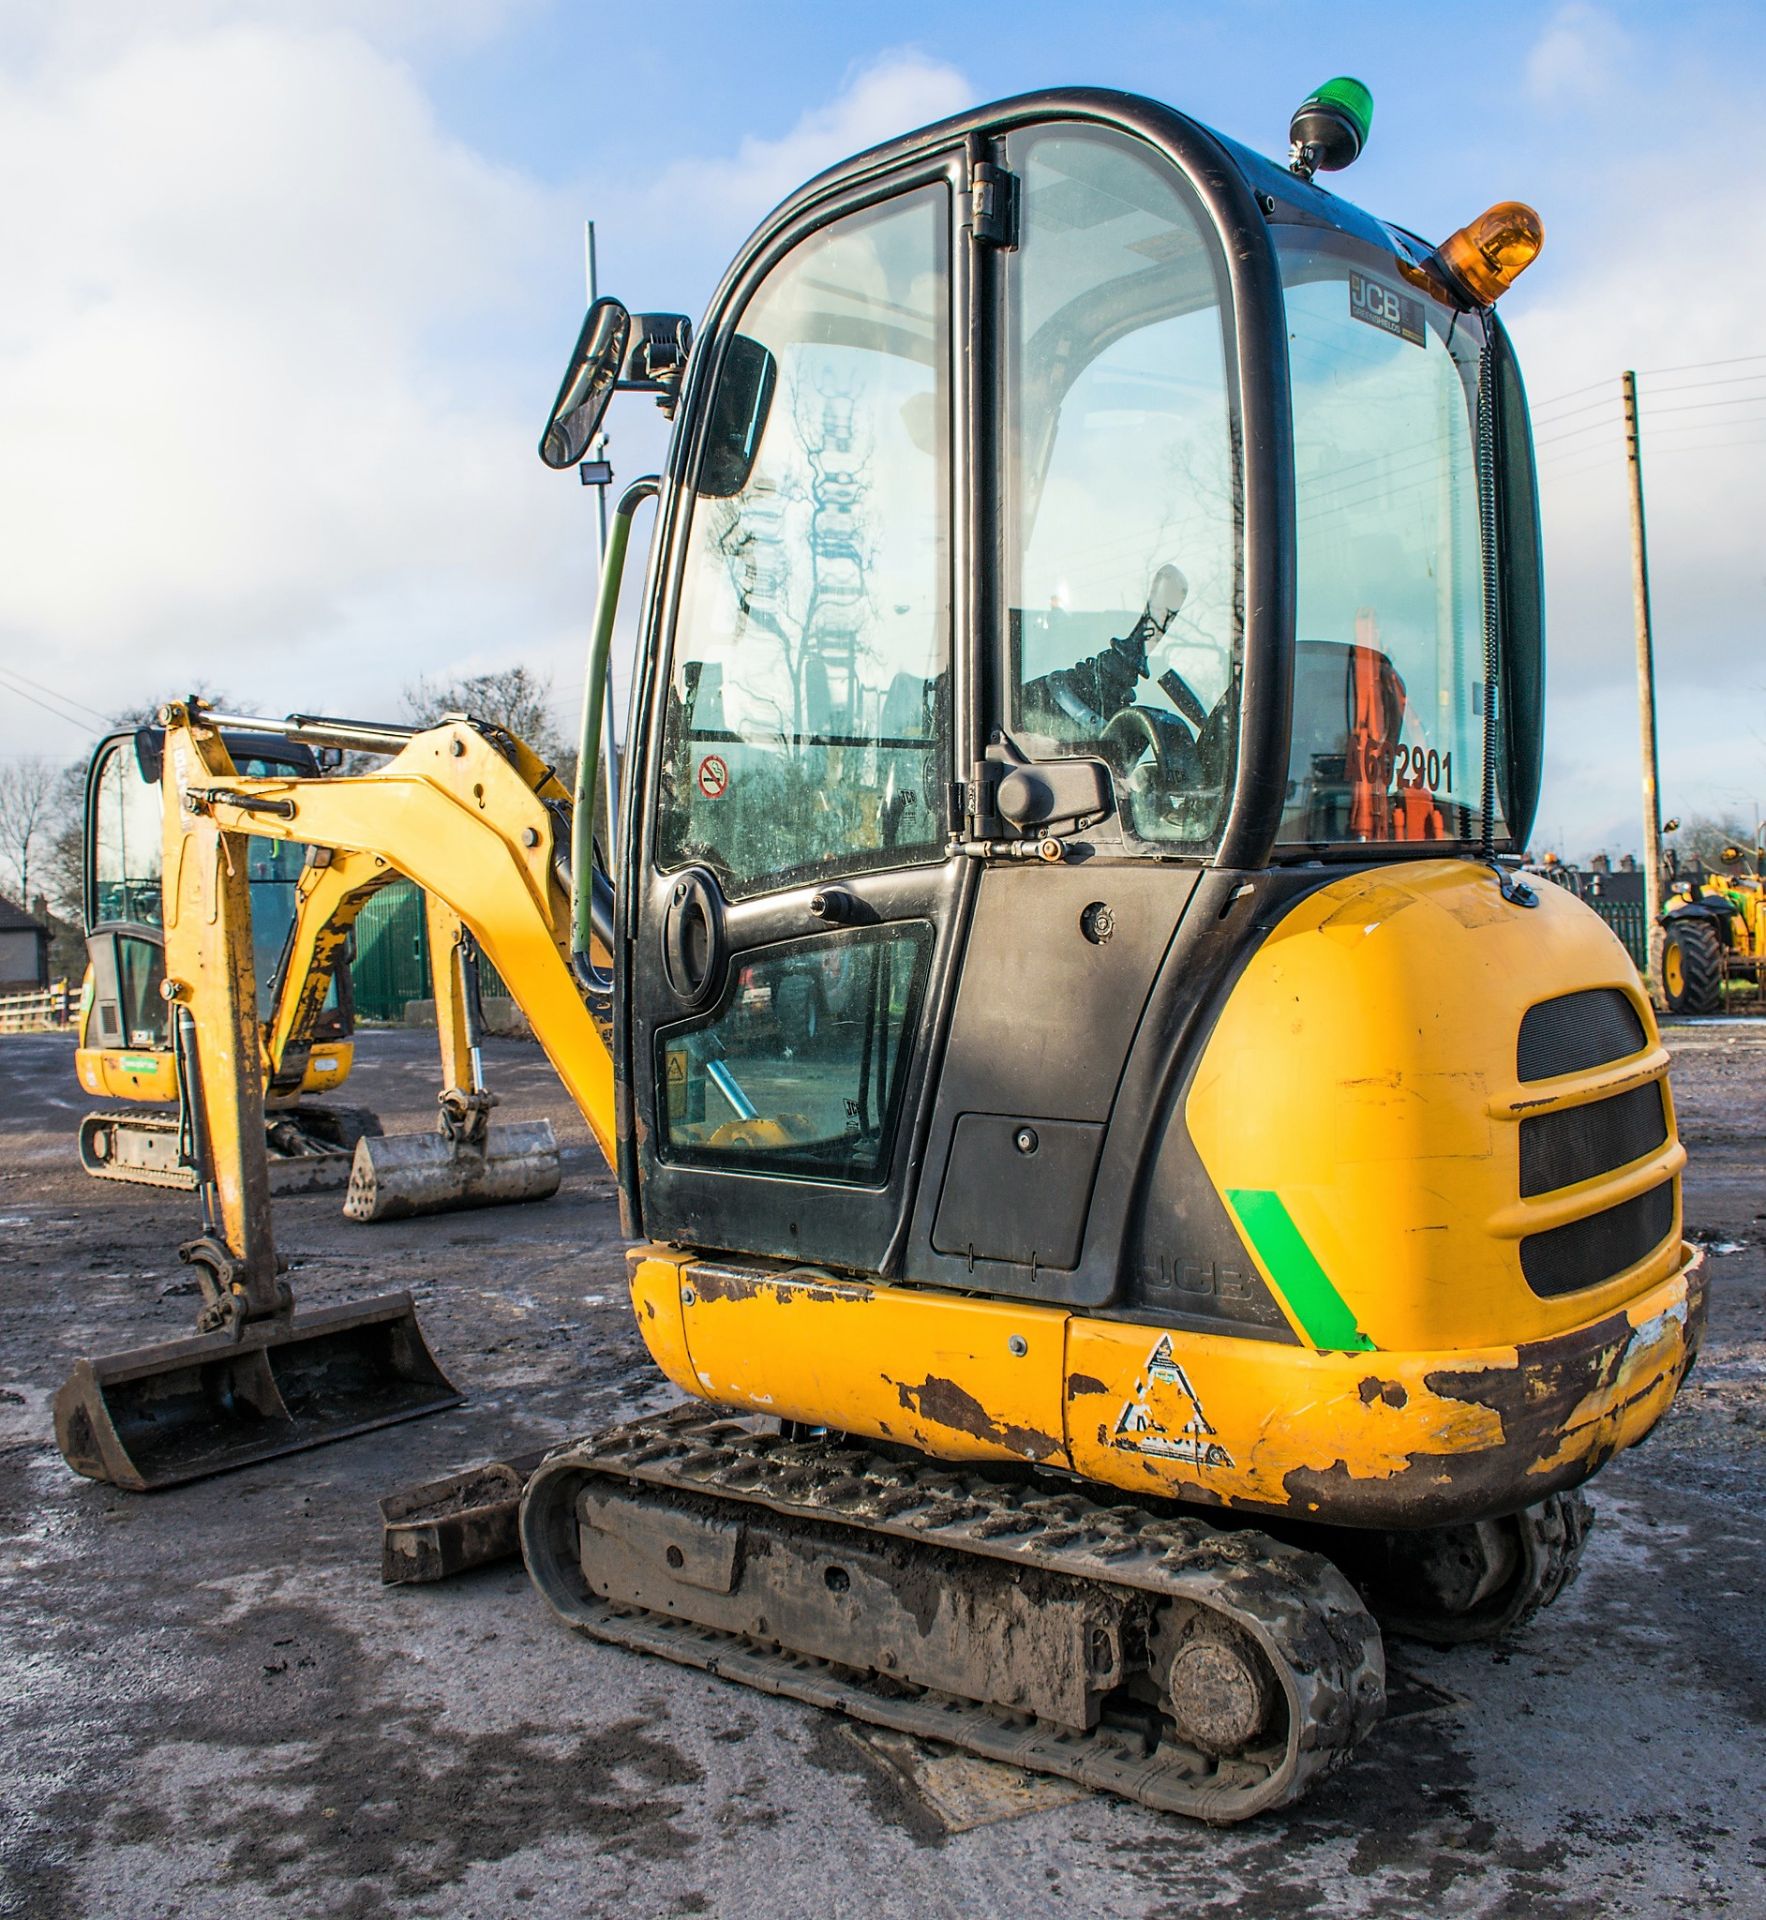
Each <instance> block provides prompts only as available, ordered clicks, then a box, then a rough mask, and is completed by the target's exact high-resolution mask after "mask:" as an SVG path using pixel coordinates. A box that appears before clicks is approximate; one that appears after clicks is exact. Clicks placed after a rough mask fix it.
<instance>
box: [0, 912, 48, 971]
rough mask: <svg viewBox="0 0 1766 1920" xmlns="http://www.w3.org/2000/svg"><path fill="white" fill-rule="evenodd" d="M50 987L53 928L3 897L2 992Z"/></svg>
mask: <svg viewBox="0 0 1766 1920" xmlns="http://www.w3.org/2000/svg"><path fill="white" fill-rule="evenodd" d="M48 984H49V929H48V928H47V927H45V926H43V925H42V924H41V923H40V922H38V921H36V920H33V919H32V918H31V916H30V915H29V914H28V913H26V912H25V910H24V908H23V907H20V906H16V905H14V903H13V902H12V901H10V900H8V899H7V898H6V897H5V895H4V894H0V993H30V992H33V991H34V990H35V989H37V988H39V987H46V986H48Z"/></svg>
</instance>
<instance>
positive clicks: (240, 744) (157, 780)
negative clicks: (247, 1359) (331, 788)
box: [74, 727, 380, 1194]
mask: <svg viewBox="0 0 1766 1920" xmlns="http://www.w3.org/2000/svg"><path fill="white" fill-rule="evenodd" d="M162 743H163V734H162V732H161V730H160V729H159V728H157V727H135V728H129V729H126V730H120V731H118V732H116V733H112V734H110V735H108V736H107V737H106V738H105V739H103V740H101V741H100V742H99V744H98V747H97V749H96V751H95V752H94V753H93V755H92V765H91V769H90V772H89V773H88V776H87V781H86V835H85V854H86V868H85V911H86V928H87V934H86V954H87V962H86V978H85V981H84V983H83V985H82V988H81V992H80V1013H79V1034H78V1039H79V1044H78V1048H77V1050H76V1052H75V1055H74V1064H75V1071H76V1073H77V1074H78V1076H79V1081H80V1085H81V1086H82V1087H83V1088H84V1089H85V1090H86V1092H87V1093H89V1094H92V1095H95V1096H97V1097H99V1098H101V1099H108V1100H110V1101H112V1102H122V1103H124V1104H122V1105H120V1106H118V1105H113V1106H112V1107H110V1108H108V1109H105V1110H102V1111H99V1112H95V1113H89V1114H87V1115H86V1117H85V1118H84V1119H83V1120H82V1121H81V1122H80V1163H81V1165H82V1166H84V1168H85V1169H86V1171H87V1172H88V1173H89V1174H91V1175H93V1176H94V1178H96V1179H100V1180H121V1181H126V1182H129V1183H131V1184H134V1185H140V1186H155V1187H178V1188H184V1189H191V1188H194V1187H195V1186H196V1184H197V1169H196V1167H195V1165H194V1163H193V1160H192V1157H191V1154H190V1150H189V1149H190V1139H189V1129H188V1126H187V1125H186V1124H183V1123H182V1122H181V1120H180V1118H179V1116H178V1115H177V1114H176V1113H175V1112H167V1111H166V1109H167V1108H168V1107H172V1106H173V1105H174V1103H176V1102H177V1101H178V1099H179V1080H178V1063H177V1056H176V1054H175V1052H174V1050H173V1046H172V1037H171V1033H170V1030H169V1019H168V1010H167V1005H166V1002H165V1000H164V999H163V998H162V997H161V994H160V990H159V989H160V983H161V981H162V980H163V979H164V978H165V955H164V945H165V941H164V934H163V932H162V930H161V926H160V890H161V873H160V857H161V840H162V837H163V833H162V826H161V820H160V806H161V767H160V760H161V746H162ZM227 749H228V753H229V756H230V757H231V759H232V760H233V763H234V765H235V766H237V767H238V768H239V770H240V771H241V772H247V773H255V774H270V773H291V774H297V775H300V776H302V777H312V776H316V775H317V774H318V773H319V771H320V764H319V761H318V759H317V757H316V756H315V755H314V753H313V750H312V749H311V748H310V747H307V746H305V745H302V744H301V743H300V742H298V741H289V740H284V739H280V738H277V737H275V736H269V737H264V736H256V735H251V734H241V733H235V734H232V735H230V736H229V737H228V740H227ZM327 757H330V756H329V755H328V756H327ZM246 862H247V866H248V869H249V872H250V884H251V897H252V934H253V938H254V940H255V941H256V943H257V952H256V955H255V959H256V974H257V982H258V999H259V1013H260V1017H261V1019H262V1021H263V1027H264V1043H265V1048H266V1056H265V1061H264V1072H265V1081H266V1095H265V1112H264V1144H265V1152H266V1154H267V1156H268V1162H269V1178H270V1191H271V1192H272V1193H273V1194H285V1193H313V1192H320V1191H323V1190H325V1189H327V1188H331V1187H341V1186H343V1185H344V1184H345V1183H346V1182H347V1181H348V1179H349V1174H350V1167H351V1163H352V1161H353V1158H354V1155H355V1148H356V1142H357V1141H358V1140H360V1139H361V1138H362V1136H363V1135H364V1134H376V1133H378V1132H379V1131H380V1122H379V1120H378V1119H377V1118H376V1116H375V1115H374V1114H373V1113H371V1112H370V1111H369V1110H368V1109H367V1108H365V1107H354V1106H347V1105H344V1104H343V1103H341V1102H339V1101H337V1100H335V1099H331V1098H315V1097H314V1096H315V1095H318V1096H329V1095H333V1094H335V1093H336V1092H337V1091H338V1090H339V1089H340V1088H341V1087H342V1086H343V1085H344V1083H345V1081H347V1080H348V1078H349V1075H350V1068H351V1065H352V1063H353V1058H354V1053H355V1039H354V1033H355V1007H354V1000H353V996H352V993H351V978H350V970H349V966H348V964H347V962H345V961H343V960H342V959H341V957H340V959H339V961H338V963H337V964H336V965H335V966H334V967H333V968H332V970H331V972H330V975H329V977H328V978H327V979H325V980H321V981H318V982H317V983H316V988H317V990H316V991H312V990H311V988H312V987H313V986H314V984H315V983H313V982H311V981H308V980H290V979H289V977H288V968H287V965H286V960H287V956H288V946H289V942H288V936H289V935H290V934H291V933H292V931H293V923H294V917H295V903H296V897H297V889H298V884H299V878H300V871H301V850H300V848H298V847H293V846H289V845H286V844H284V843H279V842H275V841H268V840H257V839H254V840H253V841H252V842H251V843H250V845H249V847H248V848H247V850H246ZM291 1016H298V1017H291Z"/></svg>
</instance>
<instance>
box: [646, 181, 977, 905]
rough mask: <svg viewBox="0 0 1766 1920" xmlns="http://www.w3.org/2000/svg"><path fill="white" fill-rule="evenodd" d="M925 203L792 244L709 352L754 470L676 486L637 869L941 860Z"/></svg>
mask: <svg viewBox="0 0 1766 1920" xmlns="http://www.w3.org/2000/svg"><path fill="white" fill-rule="evenodd" d="M948 204H949V203H948V196H947V193H946V190H945V189H944V188H943V187H942V186H939V187H929V188H926V189H924V190H922V191H917V192H914V193H911V194H906V195H903V196H901V197H900V198H898V199H895V200H892V201H890V202H889V203H888V204H887V205H885V206H883V207H879V208H874V209H867V210H865V211H863V212H860V213H856V214H852V215H850V216H848V217H847V218H845V219H842V220H839V221H836V222H834V223H832V224H831V225H829V226H827V227H825V228H823V229H822V230H821V231H819V232H817V233H816V234H814V235H812V236H811V237H810V238H808V239H807V240H805V241H803V242H802V243H801V244H800V245H799V246H797V247H796V248H795V249H794V250H793V251H792V252H791V253H790V254H789V255H788V256H787V257H786V258H785V260H784V261H783V262H782V263H781V264H780V265H778V266H777V267H775V268H774V269H773V270H772V272H771V273H770V274H769V275H768V276H767V278H766V279H765V280H764V281H763V282H762V284H761V286H760V288H759V289H758V291H757V292H756V293H755V294H754V295H753V296H752V297H751V298H750V299H749V301H748V302H747V305H746V306H745V308H744V309H743V311H742V313H741V314H740V316H739V318H738V319H737V321H736V326H737V329H738V335H737V338H736V340H735V341H734V342H733V344H732V348H731V350H730V351H728V352H727V353H726V355H725V362H724V372H723V374H722V375H721V376H720V379H721V380H722V381H723V382H724V383H725V384H726V385H727V384H728V383H729V382H731V381H733V380H743V381H746V382H748V383H750V387H751V389H752V391H751V392H750V393H749V395H748V396H747V398H745V400H744V404H743V405H742V406H740V407H732V406H731V405H730V404H727V403H728V401H729V396H728V395H727V394H724V393H720V394H719V395H718V396H717V397H716V399H715V401H714V404H713V408H712V412H713V414H714V416H717V417H719V418H721V417H723V416H724V415H725V414H729V413H732V412H733V413H736V414H739V415H740V416H741V418H742V419H743V421H744V422H745V423H746V425H745V428H744V433H743V435H742V436H739V437H740V438H742V439H743V448H742V451H743V454H744V456H746V454H747V453H748V452H749V451H752V461H753V463H752V466H751V467H748V468H747V471H746V474H745V476H744V475H743V474H742V473H741V471H740V469H738V473H737V480H736V482H733V483H726V482H725V480H724V478H723V476H724V474H725V472H726V470H727V468H728V465H729V448H728V447H727V446H723V445H721V443H720V448H719V449H718V450H714V452H713V453H712V454H711V455H709V456H708V458H707V460H706V463H705V465H704V466H703V467H702V469H701V472H700V475H699V480H700V486H701V488H702V491H701V492H700V493H699V495H698V497H697V499H696V500H695V503H694V507H693V518H692V524H691V527H690V529H689V533H688V540H687V553H686V560H685V568H684V573H683V577H682V582H681V591H680V600H679V611H678V613H677V616H676V621H675V638H674V656H673V661H672V664H671V668H670V683H669V692H668V710H667V714H666V718H665V732H664V744H663V752H662V757H661V762H660V767H659V782H660V791H659V794H658V798H657V830H656V857H657V860H658V862H659V864H660V865H661V866H662V868H663V869H664V870H665V871H666V870H668V869H670V868H674V867H678V866H683V865H686V864H687V863H689V862H699V863H701V864H703V865H705V866H707V867H709V868H710V869H711V870H712V871H713V872H714V873H715V874H717V876H718V878H719V880H720V882H721V883H722V885H723V888H724V891H725V893H726V894H727V895H728V896H730V897H732V898H742V897H745V896H749V895H753V894H758V893H765V892H767V891H770V890H772V889H775V888H779V887H784V886H790V885H800V884H803V883H805V882H808V881H811V880H814V879H817V878H820V877H822V876H824V875H830V874H834V873H838V872H849V871H852V870H855V869H859V868H866V867H873V868H874V867H880V866H896V865H904V864H907V863H909V862H914V861H925V860H934V859H937V858H939V857H941V855H942V853H943V844H944V835H945V820H944V811H945V810H944V806H943V795H944V792H945V783H946V781H947V780H948V778H949V765H950V752H949V747H948V721H947V719H946V709H947V703H948V696H947V686H948V674H947V661H948V656H949V647H950V633H949V618H950V602H951V589H950V544H949V526H950V374H949V361H950V350H949V344H948V339H949V306H950V293H949V274H948V268H947V259H948V252H949V238H948V219H949V214H948ZM761 369H764V371H765V380H764V382H762V383H760V384H758V385H756V384H755V382H756V379H757V370H761ZM756 395H758V398H755V396H756ZM726 484H730V485H734V488H735V490H734V491H727V492H726V491H725V487H726Z"/></svg>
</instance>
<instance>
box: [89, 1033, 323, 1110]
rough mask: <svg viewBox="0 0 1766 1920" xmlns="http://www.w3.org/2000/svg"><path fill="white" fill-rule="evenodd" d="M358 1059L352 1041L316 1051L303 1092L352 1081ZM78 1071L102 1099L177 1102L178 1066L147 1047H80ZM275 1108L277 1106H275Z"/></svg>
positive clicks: (304, 1076)
mask: <svg viewBox="0 0 1766 1920" xmlns="http://www.w3.org/2000/svg"><path fill="white" fill-rule="evenodd" d="M355 1057H356V1043H355V1042H354V1041H353V1040H325V1041H321V1042H320V1043H319V1044H318V1045H317V1046H315V1047H314V1048H313V1050H312V1053H311V1054H310V1055H309V1056H308V1058H307V1063H306V1068H305V1071H304V1072H303V1073H302V1074H301V1077H300V1084H299V1087H298V1088H297V1090H296V1091H297V1092H299V1093H303V1094H306V1093H330V1092H332V1091H333V1090H334V1089H335V1088H337V1087H340V1086H342V1085H343V1083H344V1081H346V1080H347V1079H348V1078H349V1075H350V1068H351V1066H352V1065H353V1064H354V1061H355ZM74 1071H75V1073H77V1074H78V1075H79V1080H80V1085H81V1086H82V1087H84V1088H85V1089H86V1091H87V1092H88V1093H89V1094H92V1095H93V1096H94V1097H95V1098H97V1099H103V1100H176V1099H177V1097H178V1066H177V1062H176V1061H175V1060H174V1059H173V1058H172V1056H171V1054H170V1053H159V1052H155V1051H154V1050H153V1049H151V1048H146V1047H78V1048H76V1049H75V1051H74ZM270 1104H271V1105H272V1106H273V1105H274V1104H275V1103H274V1102H273V1101H272V1102H270Z"/></svg>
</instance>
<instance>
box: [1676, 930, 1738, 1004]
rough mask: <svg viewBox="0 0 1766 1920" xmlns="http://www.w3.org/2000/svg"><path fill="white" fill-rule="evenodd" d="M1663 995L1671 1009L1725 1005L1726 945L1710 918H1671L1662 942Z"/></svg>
mask: <svg viewBox="0 0 1766 1920" xmlns="http://www.w3.org/2000/svg"><path fill="white" fill-rule="evenodd" d="M1662 997H1663V998H1664V999H1665V1000H1666V1001H1667V1002H1668V1010H1669V1012H1670V1013H1716V1012H1718V1011H1719V1010H1720V1009H1721V1007H1722V1005H1723V946H1722V943H1721V942H1720V941H1719V940H1718V938H1717V929H1716V928H1715V927H1713V926H1712V925H1711V923H1710V921H1709V920H1699V919H1690V918H1689V919H1685V920H1670V921H1669V922H1668V926H1667V930H1666V934H1665V936H1664V939H1663V942H1662Z"/></svg>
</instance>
